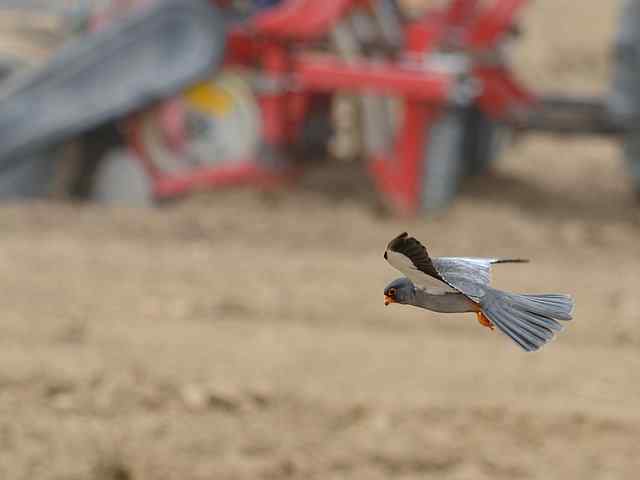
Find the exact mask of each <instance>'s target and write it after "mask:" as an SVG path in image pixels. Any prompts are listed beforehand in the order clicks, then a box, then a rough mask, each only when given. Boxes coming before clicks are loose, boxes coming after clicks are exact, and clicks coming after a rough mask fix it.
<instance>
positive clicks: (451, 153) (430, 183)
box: [421, 108, 464, 210]
mask: <svg viewBox="0 0 640 480" xmlns="http://www.w3.org/2000/svg"><path fill="white" fill-rule="evenodd" d="M463 137H464V112H463V111H462V110H460V109H456V108H452V109H449V110H447V111H446V112H445V113H443V115H442V117H441V118H440V119H439V120H438V121H437V122H436V123H435V124H434V125H433V126H431V128H430V129H429V132H428V134H427V135H426V142H425V146H424V155H423V171H422V194H421V195H422V208H424V209H425V210H436V209H440V208H444V207H446V206H448V205H449V203H451V201H453V199H454V198H455V196H456V194H457V193H458V186H459V183H460V178H461V176H462V170H463V167H464V165H463V148H462V142H463Z"/></svg>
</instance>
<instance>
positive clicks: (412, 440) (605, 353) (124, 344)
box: [0, 0, 640, 480]
mask: <svg viewBox="0 0 640 480" xmlns="http://www.w3.org/2000/svg"><path fill="white" fill-rule="evenodd" d="M606 3H607V2H601V1H599V0H589V1H584V2H580V8H579V9H578V10H577V11H576V9H575V6H572V4H574V2H558V1H555V0H546V1H538V2H535V4H534V5H532V6H531V7H529V10H528V12H527V16H526V20H527V22H526V25H527V27H528V37H527V39H526V41H525V42H524V43H523V45H521V46H520V50H519V51H522V52H523V53H522V58H521V59H520V61H522V62H523V66H522V69H523V71H525V72H527V77H528V79H529V81H531V82H532V83H534V84H535V82H539V84H540V85H543V86H544V87H546V88H555V89H558V90H562V89H568V88H572V89H581V90H582V91H598V90H601V89H604V87H605V82H606V78H607V66H606V60H607V58H606V52H607V47H606V43H607V41H608V40H609V39H610V36H611V30H612V27H613V21H614V13H615V8H614V5H607V4H606ZM574 5H575V4H574ZM617 155H618V154H617V149H616V147H615V145H614V144H613V143H611V142H609V141H606V140H598V139H591V140H585V139H554V138H549V137H546V138H543V137H540V138H528V139H524V140H523V141H522V142H520V143H519V144H517V145H516V146H514V147H513V148H512V149H510V150H509V151H508V152H506V155H505V157H504V158H503V159H502V160H501V161H500V162H499V163H498V164H497V165H496V168H495V171H494V172H493V173H492V174H491V175H489V176H487V177H485V178H483V179H482V180H480V181H475V182H472V183H471V184H470V185H468V186H467V187H466V190H465V193H464V194H463V195H462V197H461V198H460V200H459V201H458V202H457V203H456V204H455V206H454V207H453V208H452V209H451V210H450V211H448V212H446V214H439V215H434V216H431V217H429V218H422V219H418V220H414V221H410V222H405V221H400V220H391V219H388V218H383V217H380V216H379V215H378V214H376V213H375V210H374V209H372V208H371V207H370V206H368V205H367V202H366V198H365V196H363V195H359V194H352V195H350V194H349V193H348V189H345V190H347V193H344V192H343V194H342V195H340V196H339V195H335V194H334V195H327V194H325V193H323V192H319V191H317V189H316V190H315V191H309V190H304V189H301V190H300V191H295V192H290V193H287V194H282V195H278V196H276V197H269V198H265V197H263V196H261V195H258V194H255V193H251V192H233V193H220V194H215V195H203V196H201V197H199V198H195V199H192V200H190V201H187V202H184V203H181V204H179V205H175V206H170V207H167V208H162V209H158V210H153V211H149V210H107V209H101V208H96V207H87V206H82V207H74V206H69V205H62V204H57V205H56V204H46V205H45V204H36V205H24V206H5V207H3V208H2V209H0V231H1V232H2V235H1V237H0V267H1V269H2V275H1V276H0V292H1V294H0V308H1V311H2V315H0V478H2V479H15V480H20V479H56V480H62V479H71V480H81V479H96V480H130V479H136V480H162V479H180V480H185V479H260V478H264V479H281V478H296V479H310V478H317V479H323V480H324V479H332V478H335V479H338V478H349V479H355V478H358V479H360V478H361V479H377V478H401V479H409V478H433V479H436V478H437V479H469V480H482V479H496V478H498V479H499V478H504V479H514V478H516V479H517V478H522V479H530V478H531V479H545V480H549V479H563V480H567V479H632V478H637V475H638V471H640V413H639V408H638V407H639V405H640V404H639V402H640V382H639V381H638V380H639V372H640V356H639V355H638V350H639V348H640V295H639V294H638V288H639V287H640V278H639V277H638V272H639V268H640V242H639V241H638V238H640V210H638V207H636V206H634V205H633V203H632V199H631V196H630V194H629V192H628V185H627V183H626V178H625V176H624V171H623V168H622V165H621V162H620V161H619V158H618V156H617ZM359 181H360V180H358V179H354V182H359ZM336 188H337V187H336ZM325 189H328V190H331V188H326V187H325ZM354 191H359V190H358V189H356V188H354ZM402 230H409V231H411V232H412V233H414V234H415V235H416V236H418V237H419V238H421V239H424V241H425V243H426V244H427V245H428V246H429V248H430V250H431V251H432V252H433V254H435V255H438V254H441V255H476V256H480V255H505V256H509V255H516V256H527V257H530V258H531V259H532V260H533V263H531V264H529V265H522V266H502V267H500V268H499V269H496V272H495V276H494V279H495V283H496V285H497V286H498V287H502V288H505V289H511V290H515V291H527V292H553V291H561V292H570V293H572V294H574V295H575V297H576V299H577V309H576V315H575V317H576V319H575V321H574V322H572V323H571V324H570V325H569V326H568V328H567V329H566V330H565V331H564V332H563V333H562V334H561V335H560V337H559V338H558V339H557V340H556V341H555V342H554V343H553V344H551V345H549V346H548V347H547V348H545V349H544V350H543V351H542V352H539V353H537V354H524V353H523V352H521V351H519V350H518V349H517V347H515V346H514V345H513V344H512V343H511V342H510V341H509V340H508V339H506V338H505V337H503V336H501V335H500V334H498V333H492V332H489V331H488V330H486V329H484V328H481V327H480V326H479V325H478V324H477V323H476V322H475V319H474V318H473V317H472V316H442V315H437V314H431V313H429V312H423V311H418V310H417V309H411V308H408V307H396V306H392V307H388V308H384V307H383V305H382V288H383V286H384V285H385V284H386V282H387V281H389V280H390V279H392V278H394V277H395V276H397V274H396V273H395V272H394V271H393V270H392V269H391V268H390V267H389V266H388V265H386V263H385V262H384V261H383V259H382V251H383V248H384V245H385V244H386V242H387V241H388V240H389V239H390V238H391V237H392V236H393V235H395V234H397V233H399V232H400V231H402Z"/></svg>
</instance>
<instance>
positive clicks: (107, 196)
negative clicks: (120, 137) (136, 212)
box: [91, 147, 153, 207]
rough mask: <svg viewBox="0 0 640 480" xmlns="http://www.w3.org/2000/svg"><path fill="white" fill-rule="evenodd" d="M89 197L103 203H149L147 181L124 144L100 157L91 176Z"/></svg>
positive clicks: (150, 193) (121, 204)
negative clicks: (91, 186)
mask: <svg viewBox="0 0 640 480" xmlns="http://www.w3.org/2000/svg"><path fill="white" fill-rule="evenodd" d="M91 197H92V199H93V200H94V201H96V202H97V203H101V204H103V205H119V206H125V205H126V206H135V207H146V206H150V205H152V204H153V191H152V186H151V180H150V179H149V177H148V176H147V174H146V172H145V171H144V170H143V168H142V165H141V164H140V162H139V161H137V159H136V158H135V156H134V154H133V153H132V152H130V151H129V150H128V149H127V148H126V147H118V148H115V149H113V150H111V151H110V152H108V153H107V154H106V155H105V157H104V158H103V159H102V161H101V162H100V164H99V165H98V167H97V170H96V172H95V174H94V177H93V191H92V193H91Z"/></svg>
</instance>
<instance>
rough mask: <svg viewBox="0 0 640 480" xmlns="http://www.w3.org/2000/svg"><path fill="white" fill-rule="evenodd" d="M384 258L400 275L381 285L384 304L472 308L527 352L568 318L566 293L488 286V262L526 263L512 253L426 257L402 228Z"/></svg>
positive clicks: (569, 301)
mask: <svg viewBox="0 0 640 480" xmlns="http://www.w3.org/2000/svg"><path fill="white" fill-rule="evenodd" d="M384 258H385V260H386V261H387V262H389V264H390V265H391V266H392V267H394V268H396V269H397V270H399V271H400V272H401V273H403V274H404V275H405V276H404V277H402V278H398V279H396V280H394V281H392V282H391V283H389V285H387V286H386V288H385V289H384V304H385V305H389V304H392V303H399V304H403V305H413V306H415V307H420V308H425V309H427V310H431V311H434V312H440V313H462V312H473V313H475V314H476V317H477V319H478V322H479V323H480V324H481V325H483V326H485V327H487V328H489V329H491V330H494V329H495V328H497V329H498V330H499V331H500V332H502V333H503V334H505V335H506V336H508V337H509V338H511V339H512V340H513V341H514V342H516V344H518V346H520V347H521V348H522V349H524V350H526V351H528V352H532V351H535V350H538V349H539V348H540V347H542V346H543V345H545V344H546V343H548V342H550V341H551V340H553V338H554V337H555V335H556V333H557V332H560V331H561V330H562V328H563V326H562V324H561V323H560V322H561V321H568V320H571V318H572V317H571V314H572V312H573V308H574V301H573V299H572V298H571V296H569V295H563V294H547V295H522V294H516V293H509V292H504V291H501V290H496V289H494V288H491V287H490V286H489V283H490V270H491V266H492V265H495V264H499V263H526V262H528V260H523V259H517V258H515V259H511V258H466V257H434V258H431V257H429V254H428V253H427V249H426V248H425V247H424V246H423V245H422V244H421V243H420V242H419V241H418V240H416V239H415V238H413V237H410V236H409V234H408V233H407V232H403V233H401V234H400V235H398V236H397V237H396V238H394V239H393V240H391V241H390V242H389V244H388V245H387V248H386V250H385V252H384Z"/></svg>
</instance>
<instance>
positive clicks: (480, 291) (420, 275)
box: [385, 232, 528, 302]
mask: <svg viewBox="0 0 640 480" xmlns="http://www.w3.org/2000/svg"><path fill="white" fill-rule="evenodd" d="M385 258H386V259H387V261H388V262H389V263H390V264H391V265H392V266H393V267H395V268H397V269H398V270H400V271H401V272H402V273H404V274H405V275H406V276H407V277H408V278H409V280H411V281H412V282H413V283H414V284H416V285H418V286H421V287H422V288H424V289H425V290H427V291H428V292H429V293H447V292H460V293H463V294H465V295H466V296H468V297H469V298H471V299H472V300H474V301H476V302H478V301H479V300H480V298H482V297H483V296H484V294H485V292H486V288H485V287H486V286H488V285H489V282H490V281H491V276H490V271H491V265H494V264H497V263H523V262H528V260H524V259H519V258H467V257H438V258H433V259H432V258H430V257H429V254H428V253H427V249H426V248H425V247H424V246H423V245H422V244H421V243H420V242H419V241H418V240H416V239H415V238H413V237H409V235H408V234H407V233H406V232H404V233H402V234H400V235H398V236H397V237H396V238H394V239H393V240H391V242H389V245H388V246H387V250H386V251H385Z"/></svg>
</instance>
